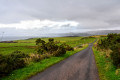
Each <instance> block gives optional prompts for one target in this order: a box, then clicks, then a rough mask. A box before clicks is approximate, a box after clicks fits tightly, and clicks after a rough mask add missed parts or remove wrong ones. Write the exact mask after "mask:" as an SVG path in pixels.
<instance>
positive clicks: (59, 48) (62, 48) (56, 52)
mask: <svg viewBox="0 0 120 80" xmlns="http://www.w3.org/2000/svg"><path fill="white" fill-rule="evenodd" d="M65 53H66V50H65V48H64V46H62V45H61V46H59V47H58V49H57V51H54V52H53V55H54V56H61V55H63V54H65Z"/></svg>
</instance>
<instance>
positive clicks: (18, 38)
mask: <svg viewBox="0 0 120 80" xmlns="http://www.w3.org/2000/svg"><path fill="white" fill-rule="evenodd" d="M29 38H36V37H33V36H19V37H18V36H5V37H3V38H2V37H0V41H12V40H24V39H29Z"/></svg>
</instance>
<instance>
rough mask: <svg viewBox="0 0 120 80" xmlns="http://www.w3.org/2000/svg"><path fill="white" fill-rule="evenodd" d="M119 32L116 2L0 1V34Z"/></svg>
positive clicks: (119, 13)
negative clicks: (109, 30) (114, 30)
mask: <svg viewBox="0 0 120 80" xmlns="http://www.w3.org/2000/svg"><path fill="white" fill-rule="evenodd" d="M101 29H117V30H118V29H120V0H0V34H2V32H5V35H18V36H20V35H26V36H30V35H32V36H38V35H40V34H41V35H42V34H47V33H48V34H49V33H69V32H84V31H88V30H101Z"/></svg>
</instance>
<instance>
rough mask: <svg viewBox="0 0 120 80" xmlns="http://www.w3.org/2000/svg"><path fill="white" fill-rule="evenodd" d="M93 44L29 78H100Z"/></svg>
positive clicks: (70, 79) (38, 79) (49, 79)
mask: <svg viewBox="0 0 120 80" xmlns="http://www.w3.org/2000/svg"><path fill="white" fill-rule="evenodd" d="M92 45H93V44H92V43H91V44H89V46H88V48H86V49H85V50H82V51H80V52H78V53H76V54H74V55H72V56H70V57H69V58H67V59H65V60H64V61H61V62H60V63H57V64H55V65H53V66H52V67H50V68H48V69H46V70H45V71H43V72H41V73H38V74H37V75H35V76H33V77H31V78H30V79H29V80H99V76H98V70H97V67H96V63H95V58H94V54H93V50H92Z"/></svg>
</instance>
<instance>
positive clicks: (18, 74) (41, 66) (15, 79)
mask: <svg viewBox="0 0 120 80" xmlns="http://www.w3.org/2000/svg"><path fill="white" fill-rule="evenodd" d="M87 46H88V45H85V46H84V47H83V48H80V49H76V50H74V51H68V52H67V53H66V54H65V55H63V56H61V57H51V58H48V59H44V60H42V61H41V62H36V63H35V62H33V63H31V64H29V65H28V66H26V67H24V68H21V69H17V70H15V71H13V72H12V73H11V74H10V75H9V76H6V77H4V78H2V79H1V80H25V79H28V78H29V77H31V76H33V75H35V74H37V73H39V72H42V71H43V70H45V69H46V68H48V67H50V66H52V65H53V64H56V63H58V62H60V61H62V60H64V59H66V58H68V57H69V56H71V55H73V54H75V53H77V52H79V51H81V50H83V49H85V48H87Z"/></svg>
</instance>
